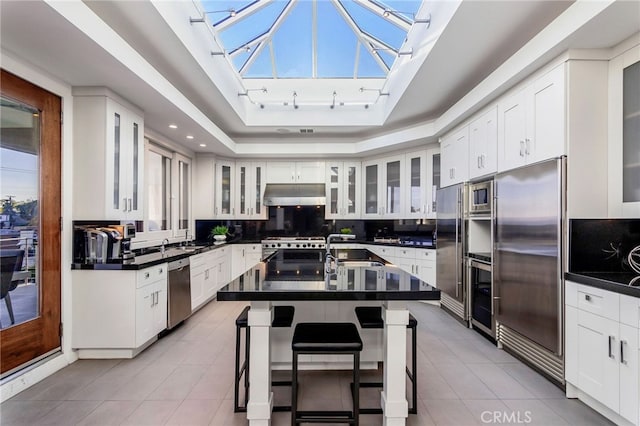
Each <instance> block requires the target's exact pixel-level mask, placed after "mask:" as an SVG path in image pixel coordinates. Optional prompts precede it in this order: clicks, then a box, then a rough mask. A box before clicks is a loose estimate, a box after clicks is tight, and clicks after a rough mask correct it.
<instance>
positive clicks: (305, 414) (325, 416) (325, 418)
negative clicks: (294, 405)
mask: <svg viewBox="0 0 640 426" xmlns="http://www.w3.org/2000/svg"><path fill="white" fill-rule="evenodd" d="M297 417H298V420H299V421H300V422H304V423H335V422H343V423H344V421H345V420H353V422H355V419H354V418H353V411H298V413H297Z"/></svg>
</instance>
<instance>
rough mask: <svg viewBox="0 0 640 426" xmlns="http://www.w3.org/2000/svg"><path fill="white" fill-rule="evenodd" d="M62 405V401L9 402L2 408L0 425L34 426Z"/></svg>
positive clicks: (0, 409)
mask: <svg viewBox="0 0 640 426" xmlns="http://www.w3.org/2000/svg"><path fill="white" fill-rule="evenodd" d="M58 405H60V401H22V400H13V399H12V400H9V401H7V402H3V403H2V406H1V407H0V424H2V426H11V425H32V424H34V423H36V422H37V421H38V420H39V419H40V418H41V417H43V416H44V415H46V414H47V413H49V412H51V411H52V410H53V409H54V408H56V407H57V406H58Z"/></svg>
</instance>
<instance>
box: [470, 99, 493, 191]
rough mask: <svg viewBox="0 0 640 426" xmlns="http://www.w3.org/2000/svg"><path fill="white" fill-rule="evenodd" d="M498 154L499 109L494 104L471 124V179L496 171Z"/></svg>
mask: <svg viewBox="0 0 640 426" xmlns="http://www.w3.org/2000/svg"><path fill="white" fill-rule="evenodd" d="M497 156H498V109H497V107H496V106H493V107H492V108H491V109H490V110H488V111H487V112H485V113H484V114H482V115H481V116H480V117H479V118H477V119H476V120H474V121H472V122H471V124H470V125H469V179H475V178H477V177H480V176H484V175H488V174H492V173H495V172H496V171H497V168H498V161H497Z"/></svg>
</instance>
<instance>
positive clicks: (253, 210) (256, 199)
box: [234, 162, 267, 219]
mask: <svg viewBox="0 0 640 426" xmlns="http://www.w3.org/2000/svg"><path fill="white" fill-rule="evenodd" d="M235 169H236V170H235V173H236V177H235V185H236V189H235V203H236V205H235V215H234V216H235V218H236V219H266V218H267V208H266V207H265V206H264V205H263V203H262V197H263V195H264V188H265V185H266V183H265V182H266V181H265V171H266V166H265V163H261V162H236V166H235Z"/></svg>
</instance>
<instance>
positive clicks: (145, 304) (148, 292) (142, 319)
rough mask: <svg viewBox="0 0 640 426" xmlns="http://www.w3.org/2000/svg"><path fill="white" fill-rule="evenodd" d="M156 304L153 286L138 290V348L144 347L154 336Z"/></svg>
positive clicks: (136, 326) (136, 343) (136, 342)
mask: <svg viewBox="0 0 640 426" xmlns="http://www.w3.org/2000/svg"><path fill="white" fill-rule="evenodd" d="M155 303H156V298H155V293H154V289H153V285H151V284H149V285H146V286H144V287H141V288H139V289H137V290H136V324H135V328H136V340H135V345H136V347H139V346H141V345H143V344H144V343H145V342H146V341H148V340H149V339H151V337H153V335H154V332H153V331H154V324H153V308H154V305H155Z"/></svg>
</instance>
